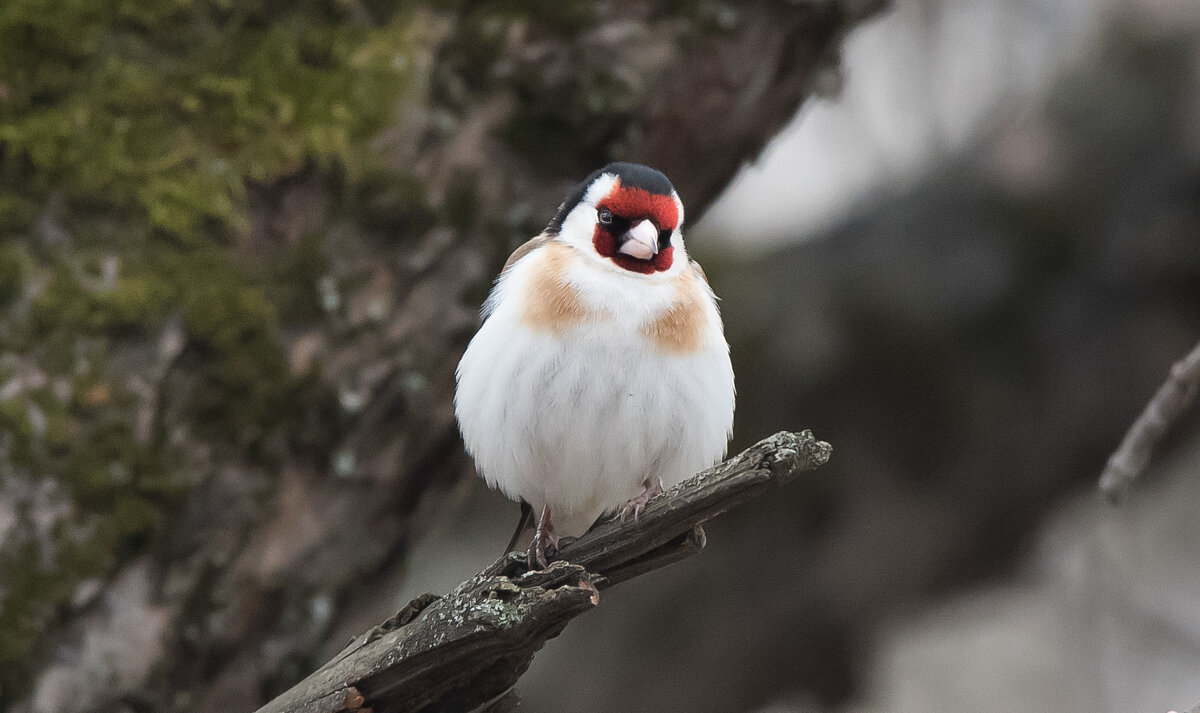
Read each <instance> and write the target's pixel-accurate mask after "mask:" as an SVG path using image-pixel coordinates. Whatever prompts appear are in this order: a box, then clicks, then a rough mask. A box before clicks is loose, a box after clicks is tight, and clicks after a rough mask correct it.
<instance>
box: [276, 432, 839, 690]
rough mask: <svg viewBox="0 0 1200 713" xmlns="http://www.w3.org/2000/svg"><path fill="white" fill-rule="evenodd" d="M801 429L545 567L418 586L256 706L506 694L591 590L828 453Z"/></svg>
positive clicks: (493, 570) (508, 562)
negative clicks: (387, 615) (440, 592)
mask: <svg viewBox="0 0 1200 713" xmlns="http://www.w3.org/2000/svg"><path fill="white" fill-rule="evenodd" d="M831 452H832V449H831V447H830V446H829V444H828V443H825V442H823V441H818V440H816V439H815V438H813V435H812V433H811V432H809V431H803V432H800V433H788V432H781V433H777V434H775V435H774V436H771V437H770V438H767V439H764V440H762V441H760V442H759V443H757V444H755V445H754V446H752V447H751V448H749V449H747V450H746V451H743V452H742V453H741V454H739V455H737V456H736V457H734V458H731V459H729V460H727V461H725V462H723V463H720V464H718V465H716V466H714V467H712V468H710V469H708V470H706V471H703V472H702V473H699V474H697V475H695V476H694V477H692V478H690V479H689V480H687V481H684V482H683V483H680V484H679V485H677V486H675V487H674V488H671V489H670V490H668V491H667V492H666V493H665V494H664V495H662V496H660V497H658V498H655V499H654V500H652V501H651V502H650V503H649V505H648V506H647V507H646V509H645V510H644V511H643V512H642V515H641V517H640V518H639V519H638V520H637V521H632V520H630V521H626V522H624V523H622V522H620V521H619V520H617V519H613V520H610V521H607V522H605V523H602V524H601V525H599V526H597V527H595V528H593V529H592V530H591V531H589V532H588V533H587V534H585V535H583V536H582V537H580V538H578V539H574V540H570V541H566V540H564V543H563V546H562V549H561V550H560V551H559V552H558V553H557V554H556V555H555V556H554V557H553V558H552V561H551V564H550V567H549V568H548V569H547V570H545V571H533V572H531V571H528V570H527V568H526V567H525V564H524V561H525V559H524V556H523V555H519V554H508V555H506V556H504V557H501V558H500V559H499V560H497V561H496V562H495V563H493V564H492V565H491V566H489V567H488V568H487V569H485V570H483V571H482V572H480V573H479V574H477V575H475V576H474V577H472V578H471V579H469V580H467V581H465V582H463V583H462V584H460V585H459V586H458V587H457V588H456V589H455V590H454V591H452V592H450V593H449V594H447V595H445V596H442V597H437V596H433V595H430V594H426V595H423V596H421V597H419V598H417V599H415V600H414V601H413V602H411V603H410V604H409V605H408V606H406V607H405V608H404V609H403V610H401V611H400V612H399V613H397V614H396V615H395V616H393V617H392V618H391V619H389V620H387V621H385V622H384V623H382V624H380V625H379V626H377V627H375V628H373V629H371V630H370V631H368V632H365V633H364V634H362V635H360V636H359V637H357V638H356V639H354V641H352V642H351V643H350V645H349V646H347V647H346V648H345V650H343V651H342V652H341V653H340V654H338V655H337V656H336V657H334V658H333V660H331V661H329V662H328V663H326V664H325V665H324V666H322V667H321V668H320V669H319V670H317V671H316V672H314V673H313V674H312V675H310V676H309V677H308V678H306V679H304V680H303V681H301V682H300V683H298V684H297V685H296V686H294V687H292V688H291V689H290V690H288V691H287V692H285V693H284V694H282V695H281V696H279V697H278V698H276V699H275V700H273V701H271V702H270V703H268V704H267V705H266V706H264V707H263V708H261V709H260V711H259V713H285V712H287V713H294V712H299V711H303V712H304V713H334V712H336V711H360V710H362V711H365V710H370V711H373V713H386V712H390V711H429V712H431V711H456V710H463V711H466V710H475V709H480V708H482V707H485V706H488V705H491V704H492V702H494V701H501V700H504V701H508V700H510V699H509V692H510V690H511V688H512V686H513V684H515V683H516V681H517V679H518V678H519V677H520V676H521V674H523V673H524V672H525V670H526V669H527V668H528V667H529V663H530V661H531V660H532V659H533V655H534V653H535V652H537V651H538V649H540V648H541V647H542V645H543V644H544V643H545V642H546V641H547V640H548V639H551V638H553V637H554V636H557V635H558V634H559V632H561V631H562V630H563V628H564V627H565V626H566V625H567V623H568V622H569V621H570V620H571V619H573V618H575V617H576V616H578V615H580V614H582V613H583V612H585V611H587V610H588V609H591V608H592V607H594V606H596V604H598V603H599V591H600V590H601V589H604V588H605V587H609V586H612V585H613V584H616V583H618V582H622V581H624V580H626V579H629V578H631V577H635V576H637V575H639V574H642V573H644V572H648V571H650V570H653V569H657V568H659V567H662V566H665V565H667V564H670V563H671V562H675V561H677V560H680V559H683V558H684V557H687V556H689V555H691V554H694V553H696V552H699V551H700V549H701V548H703V547H704V531H703V530H702V529H701V528H700V525H701V523H703V522H704V521H706V520H708V519H709V518H712V517H714V516H716V515H719V514H721V513H722V512H725V511H726V510H728V509H730V508H732V507H735V506H737V505H739V504H741V503H742V502H744V501H746V500H747V499H749V498H751V497H754V496H756V495H759V494H761V493H763V492H764V491H766V490H767V489H768V488H771V487H773V486H774V485H776V484H777V483H781V482H785V481H787V480H790V479H792V478H794V477H796V476H797V475H798V474H799V473H801V472H804V471H807V470H812V469H814V468H816V467H818V466H821V465H823V464H824V463H826V462H827V461H828V460H829V456H830V453H831Z"/></svg>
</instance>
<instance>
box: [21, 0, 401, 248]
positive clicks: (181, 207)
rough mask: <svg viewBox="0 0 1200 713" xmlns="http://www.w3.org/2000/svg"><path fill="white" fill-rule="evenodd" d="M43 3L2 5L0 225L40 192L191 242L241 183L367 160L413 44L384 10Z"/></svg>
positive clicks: (25, 213)
mask: <svg viewBox="0 0 1200 713" xmlns="http://www.w3.org/2000/svg"><path fill="white" fill-rule="evenodd" d="M54 5H55V7H54V9H53V11H47V8H46V7H45V3H44V2H42V1H41V0H10V1H9V2H6V3H4V4H3V5H2V6H0V76H3V77H5V101H4V102H0V145H2V146H3V148H4V151H2V152H0V188H3V189H4V190H3V191H0V194H6V199H5V200H4V201H0V225H5V224H22V223H25V222H27V221H28V220H29V219H30V217H31V216H32V215H33V214H35V213H36V206H37V205H38V204H40V203H42V202H44V200H45V199H46V197H47V196H48V195H49V191H50V189H51V188H53V190H55V191H57V192H59V193H61V194H62V195H63V196H64V198H65V199H66V200H67V201H68V202H72V201H74V200H76V199H83V200H86V201H89V202H91V203H93V204H97V203H99V204H101V206H102V207H104V208H106V209H107V210H109V211H112V212H114V213H117V214H120V215H123V216H126V217H127V218H130V219H136V220H139V221H144V222H145V223H148V224H149V225H150V226H152V227H154V228H156V229H160V230H163V231H166V232H168V233H171V234H174V235H178V236H182V237H185V238H187V239H191V240H197V239H200V238H202V236H203V235H204V234H205V233H206V226H209V225H210V224H211V223H212V222H216V223H219V224H222V225H227V226H231V227H232V228H233V229H235V230H240V229H244V228H245V227H246V226H247V224H248V221H247V216H246V206H245V203H246V200H245V199H246V196H245V189H244V185H245V180H246V179H247V178H249V179H251V180H256V181H264V182H266V181H270V180H272V179H274V178H275V177H277V176H279V175H282V174H285V173H289V172H292V171H295V170H297V169H298V168H300V167H301V166H302V165H303V164H304V162H305V161H307V160H309V159H312V158H316V159H318V160H323V161H338V162H340V163H343V164H344V165H346V166H348V167H349V168H351V169H355V168H356V167H358V166H362V165H365V163H366V162H368V161H369V157H370V156H371V155H372V154H371V153H370V152H360V151H359V150H358V149H359V147H360V146H361V144H362V142H363V141H365V140H366V139H367V138H369V137H370V136H373V135H374V133H375V132H376V131H377V130H378V129H379V128H380V126H381V125H382V124H383V122H384V121H386V120H387V119H388V117H389V114H390V112H391V109H392V106H393V104H394V103H393V102H392V101H388V100H387V97H389V96H391V97H397V96H399V94H400V93H401V92H402V91H403V89H404V88H405V86H406V85H407V81H408V76H407V68H408V67H410V66H412V62H410V61H408V57H407V54H408V53H409V52H411V51H412V49H413V48H414V46H415V45H416V43H417V42H418V40H417V39H416V38H415V36H414V34H413V31H412V29H411V27H410V25H409V23H408V21H407V18H406V15H405V14H404V13H402V12H400V11H399V10H397V9H396V8H395V7H393V8H392V9H391V11H390V12H387V13H385V14H383V15H381V16H380V17H379V18H378V20H377V22H375V23H373V24H372V23H361V22H355V21H353V19H352V18H351V17H350V16H349V13H350V12H351V9H350V8H349V6H343V5H339V4H334V3H325V2H319V1H317V0H308V1H304V2H297V3H288V4H278V5H277V4H275V3H269V2H257V3H256V2H250V3H239V4H238V5H237V6H236V7H234V6H231V5H229V4H227V3H223V2H217V1H215V0H214V1H212V2H204V1H198V2H189V3H177V2H172V1H170V0H144V1H142V2H136V3H129V2H123V1H122V0H59V1H58V2H56V3H54ZM98 207H100V206H98Z"/></svg>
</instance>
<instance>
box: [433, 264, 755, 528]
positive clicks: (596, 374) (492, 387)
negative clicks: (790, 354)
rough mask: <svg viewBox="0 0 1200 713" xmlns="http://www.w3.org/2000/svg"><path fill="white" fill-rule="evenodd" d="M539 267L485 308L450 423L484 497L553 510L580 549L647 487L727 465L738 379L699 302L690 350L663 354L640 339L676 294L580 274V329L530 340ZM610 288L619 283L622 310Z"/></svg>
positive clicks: (522, 272)
mask: <svg viewBox="0 0 1200 713" xmlns="http://www.w3.org/2000/svg"><path fill="white" fill-rule="evenodd" d="M541 252H543V251H541V250H539V251H538V253H541ZM541 259H543V258H542V256H539V255H538V254H537V253H534V254H531V255H530V256H529V257H527V258H526V259H523V260H522V261H521V262H520V263H518V264H517V265H515V266H514V267H513V269H512V270H511V271H510V272H509V273H508V274H507V275H506V276H505V278H504V279H503V280H502V281H501V283H500V284H499V285H498V286H497V288H496V290H495V291H494V293H493V295H492V297H491V298H490V304H491V309H492V311H491V314H490V317H489V318H488V319H487V321H486V322H485V323H484V325H483V327H482V328H481V329H480V331H479V333H478V334H476V335H475V338H474V339H473V340H472V341H471V344H470V345H469V346H468V347H467V351H466V353H465V354H464V356H463V358H462V361H461V362H460V364H459V367H458V390H457V393H456V396H455V410H456V413H457V416H458V419H459V424H460V427H461V429H462V433H463V439H464V441H465V443H466V446H467V449H468V450H469V451H470V452H471V454H472V456H473V457H474V458H475V462H476V465H477V467H478V469H479V471H480V473H481V475H483V477H484V478H485V479H486V480H487V482H488V483H489V485H492V486H493V487H497V488H499V489H500V490H502V491H503V492H504V493H505V494H506V495H508V496H509V497H511V498H514V499H516V498H523V499H525V500H526V501H528V502H529V503H530V504H531V505H533V506H534V509H535V512H536V511H537V510H538V509H540V508H541V506H542V505H549V506H550V510H551V513H552V516H553V520H554V523H555V529H556V530H557V531H558V533H559V534H562V535H577V534H580V533H582V532H583V530H585V529H586V528H587V527H588V526H589V525H590V524H591V523H592V522H593V521H594V520H595V519H596V518H597V517H599V516H600V515H601V514H602V513H604V512H607V511H611V510H614V509H616V508H617V507H619V506H621V505H622V504H623V503H624V502H625V501H626V500H628V499H629V498H632V497H634V496H636V495H637V494H638V493H639V492H641V484H642V482H643V481H645V480H646V479H648V478H651V477H661V478H662V479H663V482H664V483H665V484H666V486H667V487H670V486H671V485H674V484H676V483H678V482H679V481H681V480H683V479H684V478H687V477H689V476H690V475H692V474H694V473H696V472H697V471H699V470H702V469H704V468H706V467H708V466H709V465H712V464H713V463H715V462H716V461H718V460H720V459H721V458H722V457H723V456H724V454H725V448H726V444H727V442H728V438H729V434H730V429H731V427H732V424H733V403H734V387H733V369H732V367H731V365H730V362H729V347H728V345H727V344H726V343H725V339H724V335H723V334H722V330H721V323H720V318H719V316H718V314H717V310H716V306H715V303H714V302H713V300H712V298H711V294H709V293H707V288H704V290H705V294H704V297H705V299H704V300H703V305H704V320H705V328H704V330H703V334H702V338H701V340H700V342H699V344H698V348H695V349H692V350H689V351H686V352H681V351H679V350H664V349H662V348H661V347H660V346H658V345H657V344H656V342H655V341H654V340H653V339H651V338H650V337H649V336H647V335H646V334H645V333H644V330H645V327H646V324H647V321H648V320H649V319H652V318H653V316H654V315H655V314H661V313H662V312H663V311H664V310H665V309H667V308H669V306H670V303H671V295H672V294H674V292H673V291H672V289H671V288H670V287H669V286H665V285H664V284H663V283H656V282H653V281H650V280H641V279H637V278H638V277H640V276H634V275H630V276H629V277H628V278H626V277H625V276H624V275H619V274H615V273H613V274H598V273H600V272H601V271H599V270H597V268H595V267H594V266H592V265H589V264H585V263H584V262H583V261H574V262H572V263H571V265H570V269H569V270H568V275H567V279H568V280H569V281H571V282H574V283H578V286H579V287H580V288H581V289H580V290H579V292H578V294H579V295H580V297H581V299H582V300H583V302H584V304H585V307H586V308H587V310H588V317H587V319H585V320H583V321H581V322H578V323H573V324H569V325H567V326H566V327H565V328H561V329H559V328H552V327H550V326H547V325H544V324H543V325H541V326H532V325H531V324H530V321H529V320H528V319H527V318H526V317H527V310H528V308H529V305H527V304H525V297H524V295H526V294H527V293H528V290H527V289H524V288H527V287H528V284H529V282H528V281H529V280H531V279H533V278H534V277H535V276H536V275H538V274H539V270H540V269H542V268H544V265H542V264H539V260H541ZM611 279H617V280H621V279H624V280H626V282H625V283H618V284H617V285H616V287H617V292H616V294H618V295H619V296H618V297H614V296H613V294H612V293H613V289H614V284H612V283H611V282H610V281H608V280H611ZM583 283H587V284H583ZM593 283H595V284H593ZM597 289H600V290H602V291H604V292H605V293H607V296H608V297H609V298H611V299H606V295H605V294H602V293H598V292H597ZM626 302H628V304H625V303H626Z"/></svg>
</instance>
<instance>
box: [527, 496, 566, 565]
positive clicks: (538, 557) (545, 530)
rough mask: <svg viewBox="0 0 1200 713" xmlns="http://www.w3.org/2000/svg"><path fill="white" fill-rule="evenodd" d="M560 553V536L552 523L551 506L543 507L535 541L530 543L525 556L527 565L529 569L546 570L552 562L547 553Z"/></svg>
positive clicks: (534, 537)
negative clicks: (547, 557)
mask: <svg viewBox="0 0 1200 713" xmlns="http://www.w3.org/2000/svg"><path fill="white" fill-rule="evenodd" d="M556 551H558V535H557V534H555V532H554V525H553V524H552V523H551V522H550V506H549V505H545V506H543V507H542V516H541V517H539V518H538V524H537V529H536V530H534V533H533V541H532V542H530V543H529V552H528V553H527V554H526V555H525V563H526V564H527V565H529V569H546V568H547V567H549V566H550V562H549V561H548V560H547V559H546V553H547V552H550V553H551V554H553V553H554V552H556Z"/></svg>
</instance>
